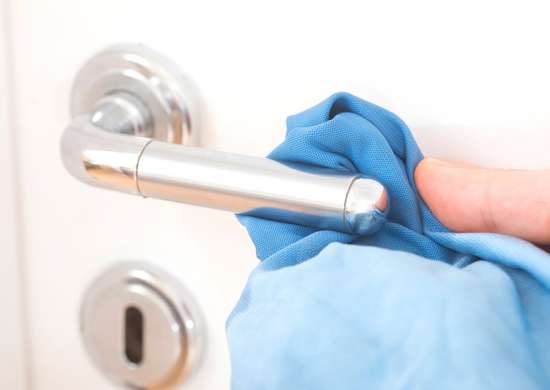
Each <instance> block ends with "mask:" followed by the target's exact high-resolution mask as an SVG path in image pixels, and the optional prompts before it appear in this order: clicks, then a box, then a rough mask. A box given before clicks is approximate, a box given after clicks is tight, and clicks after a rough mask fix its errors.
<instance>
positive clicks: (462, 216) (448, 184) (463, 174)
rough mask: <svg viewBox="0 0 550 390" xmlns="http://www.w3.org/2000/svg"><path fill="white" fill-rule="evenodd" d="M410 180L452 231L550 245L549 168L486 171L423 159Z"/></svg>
mask: <svg viewBox="0 0 550 390" xmlns="http://www.w3.org/2000/svg"><path fill="white" fill-rule="evenodd" d="M415 182H416V186H417V188H418V191H419V192H420V195H421V196H422V198H423V199H424V201H425V202H426V203H427V204H428V207H429V208H430V209H431V210H432V212H433V213H434V215H435V216H436V217H437V218H438V219H439V220H440V221H441V222H442V223H443V224H444V225H445V226H447V227H448V228H449V229H451V230H454V231H458V232H495V233H502V234H509V235H513V236H517V237H520V238H524V239H526V240H529V241H533V242H535V243H539V244H550V170H546V171H527V170H504V169H486V168H480V167H476V166H472V165H468V164H462V163H452V162H448V161H442V160H437V159H433V158H426V159H424V160H423V161H421V162H420V164H419V165H418V166H417V168H416V171H415Z"/></svg>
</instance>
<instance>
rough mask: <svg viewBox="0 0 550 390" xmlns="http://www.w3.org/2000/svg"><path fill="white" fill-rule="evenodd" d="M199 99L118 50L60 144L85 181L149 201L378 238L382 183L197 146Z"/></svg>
mask: <svg viewBox="0 0 550 390" xmlns="http://www.w3.org/2000/svg"><path fill="white" fill-rule="evenodd" d="M191 92H192V90H191V89H190V87H189V84H188V82H186V80H185V79H183V78H182V77H181V76H180V75H179V72H177V69H176V68H175V66H174V65H173V64H172V63H170V62H169V61H168V60H166V59H165V58H163V57H161V56H160V55H158V54H157V53H155V52H153V51H151V50H150V49H147V48H145V47H143V46H136V45H132V46H130V45H125V46H117V47H114V48H111V49H108V50H106V51H104V52H101V53H100V54H98V55H97V56H95V57H93V58H92V59H91V60H90V61H88V63H86V64H85V65H84V67H83V68H82V69H81V71H80V72H79V74H78V76H77V78H76V81H75V85H74V88H73V96H72V102H73V105H72V112H73V118H74V119H73V120H72V123H71V124H70V125H69V126H68V127H67V129H66V130H65V132H64V134H63V136H62V142H61V156H62V160H63V163H64V165H65V168H66V169H67V170H68V171H69V172H70V173H71V174H72V175H73V176H74V177H76V178H77V179H79V180H81V181H83V182H85V183H87V184H91V185H93V186H96V187H103V188H108V189H113V190H117V191H122V192H127V193H130V194H135V195H140V196H143V197H151V198H159V199H165V200H171V201H176V202H181V203H188V204H193V205H197V206H205V207H210V208H215V209H221V210H227V211H231V212H234V213H239V214H244V215H251V216H257V217H261V218H268V219H272V220H276V221H282V222H289V223H295V224H300V225H304V226H311V227H315V228H322V229H332V230H337V231H342V232H347V233H355V234H369V233H372V232H375V231H376V230H378V229H379V228H380V227H381V225H382V224H383V222H384V221H385V216H386V214H387V212H388V206H389V205H388V194H387V192H386V190H385V189H384V187H383V186H382V185H381V184H380V183H379V182H377V181H376V180H373V179H370V178H367V177H363V176H362V175H359V174H354V175H349V174H348V175H346V174H338V173H335V172H333V171H330V172H329V171H326V170H321V169H318V168H314V167H309V166H299V165H288V164H283V163H280V162H277V161H273V160H269V159H265V158H259V157H250V156H243V155H238V154H231V153H224V152H219V151H213V150H208V149H204V148H199V147H193V146H189V145H190V144H192V143H193V140H194V138H195V137H196V131H197V128H196V127H197V124H196V123H195V121H194V120H195V119H196V115H195V111H194V109H195V107H194V106H193V105H192V103H193V99H192V98H193V95H192V94H191Z"/></svg>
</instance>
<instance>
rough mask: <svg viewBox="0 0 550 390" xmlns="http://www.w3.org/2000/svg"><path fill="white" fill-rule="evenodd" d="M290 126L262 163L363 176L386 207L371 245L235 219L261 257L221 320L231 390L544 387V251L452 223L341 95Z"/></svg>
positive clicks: (404, 141)
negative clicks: (382, 193) (379, 186)
mask: <svg viewBox="0 0 550 390" xmlns="http://www.w3.org/2000/svg"><path fill="white" fill-rule="evenodd" d="M287 127H288V131H287V136H286V139H285V141H284V142H283V144H281V145H280V146H278V147H277V148H276V149H275V150H274V151H273V152H272V153H271V154H270V156H269V158H272V159H275V160H279V161H286V162H296V163H306V164H313V165H318V166H322V167H327V168H331V169H334V170H338V171H349V172H357V171H358V172H362V173H364V174H367V175H370V176H372V177H374V178H377V179H378V180H379V181H380V182H381V183H383V184H384V185H385V186H386V188H387V189H388V192H389V194H390V202H391V203H390V204H391V210H390V213H389V216H388V222H387V223H386V224H385V225H384V226H383V228H382V229H381V230H380V231H379V232H377V233H376V234H374V235H371V236H366V237H359V236H353V235H348V234H345V233H340V232H335V231H327V230H324V231H321V230H315V229H312V228H308V227H303V226H298V225H293V224H288V223H279V222H274V221H268V220H261V219H257V218H253V217H248V216H246V217H245V216H240V217H239V220H240V222H241V223H242V224H243V225H244V226H245V227H246V229H247V230H248V232H249V234H250V236H251V238H252V240H253V241H254V244H255V245H256V249H257V254H258V257H259V258H260V259H261V260H262V262H261V263H260V264H259V265H258V266H257V267H256V269H255V270H254V271H253V273H252V275H251V276H250V278H249V280H248V283H247V285H246V288H245V290H244V292H243V293H242V296H241V298H240V300H239V302H238V304H237V306H236V307H235V309H234V311H233V313H232V314H231V316H230V317H229V319H228V321H227V335H228V341H229V347H230V353H231V365H232V388H233V390H264V389H265V390H273V389H278V390H279V389H280V390H283V389H284V390H293V389H300V390H307V389H312V390H313V389H314V390H321V389H331V390H334V389H338V390H347V389H549V388H550V381H549V377H550V376H549V375H550V293H549V290H548V289H549V287H550V255H549V254H547V253H546V252H544V251H543V250H541V249H539V248H537V247H536V246H534V245H532V244H530V243H528V242H525V241H523V240H519V239H516V238H512V237H507V236H503V235H497V234H488V233H461V234H459V233H453V232H451V231H449V230H448V229H446V228H445V227H444V226H443V225H442V224H441V223H440V222H439V221H438V220H437V219H436V218H435V217H434V216H433V215H432V213H431V212H430V210H429V209H428V208H427V206H426V205H425V204H424V203H423V202H422V200H421V198H420V196H419V194H418V192H417V191H416V188H415V184H414V180H413V172H414V168H415V166H416V165H417V164H418V162H419V161H420V160H421V159H422V153H421V152H420V150H419V148H418V146H417V145H416V143H415V141H414V139H413V136H412V135H411V132H410V130H409V129H408V128H407V126H406V125H405V124H404V123H403V121H401V120H400V119H399V118H398V117H397V116H395V115H394V114H392V113H390V112H388V111H386V110H384V109H383V108H380V107H378V106H376V105H373V104H371V103H368V102H366V101H363V100H361V99H359V98H357V97H354V96H352V95H350V94H346V93H339V94H335V95H333V96H331V97H330V98H328V99H327V100H325V101H324V102H322V103H320V104H319V105H317V106H315V107H313V108H311V109H309V110H307V111H305V112H303V113H301V114H297V115H294V116H291V117H289V118H288V121H287Z"/></svg>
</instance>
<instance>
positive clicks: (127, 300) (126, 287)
mask: <svg viewBox="0 0 550 390" xmlns="http://www.w3.org/2000/svg"><path fill="white" fill-rule="evenodd" d="M80 325H81V334H82V338H83V341H84V345H85V347H86V350H87V351H88V353H89V355H90V357H91V359H92V361H93V362H94V364H95V365H96V366H97V367H98V368H99V370H100V371H101V372H102V373H103V374H105V376H106V377H108V378H109V379H110V380H112V381H113V382H115V383H117V384H120V385H124V386H128V387H131V388H147V389H150V388H151V389H160V388H171V387H173V386H174V385H176V384H178V383H181V382H182V381H183V380H185V379H187V378H189V377H190V375H191V374H192V373H193V372H195V371H196V370H197V368H198V365H199V363H200V360H201V356H202V352H203V348H204V334H203V333H202V331H203V329H204V327H203V320H202V316H201V313H200V311H199V309H198V307H197V305H196V303H195V301H194V299H193V298H192V296H191V294H190V293H189V292H188V291H187V290H186V289H185V287H184V286H183V285H181V283H179V282H178V281H177V280H176V279H174V278H173V277H172V276H171V275H169V274H167V273H166V272H164V271H162V270H160V269H158V268H156V267H152V266H151V265H150V264H147V263H139V262H127V263H121V264H119V265H116V266H115V267H113V268H110V269H109V270H107V271H105V272H104V273H103V274H102V275H100V276H99V278H97V279H96V280H95V281H94V282H93V283H92V285H91V286H90V287H89V288H88V290H87V291H86V293H85V295H84V299H83V301H82V308H81V315H80Z"/></svg>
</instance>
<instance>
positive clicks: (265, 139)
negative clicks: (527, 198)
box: [0, 0, 550, 390]
mask: <svg viewBox="0 0 550 390" xmlns="http://www.w3.org/2000/svg"><path fill="white" fill-rule="evenodd" d="M0 1H4V4H3V6H6V8H4V9H5V10H6V12H7V14H6V15H4V22H5V21H6V20H8V21H9V23H8V24H4V25H3V29H2V30H3V32H2V34H5V36H4V37H5V40H6V41H7V42H9V46H8V49H9V50H8V49H6V57H5V58H6V61H7V62H8V63H9V64H10V66H9V69H11V71H10V72H8V73H9V81H10V83H9V84H10V85H11V86H12V87H13V88H12V89H11V90H4V91H0V93H4V94H5V99H6V100H7V101H9V102H10V104H2V105H0V110H7V111H9V114H10V118H11V120H10V121H9V125H8V122H7V121H2V122H1V123H0V126H5V127H6V129H7V131H8V132H9V134H8V133H6V135H9V136H10V137H13V138H14V143H13V145H16V148H15V149H12V148H9V150H10V151H11V152H12V154H13V156H14V159H15V160H13V163H12V164H9V165H8V167H9V169H12V171H11V172H12V174H13V176H14V177H16V178H17V180H16V182H17V183H18V186H17V187H16V188H15V189H14V191H15V193H16V194H18V196H17V199H16V200H17V202H18V204H19V211H18V212H17V213H14V214H13V215H11V217H8V218H7V221H10V218H11V221H12V222H14V223H15V219H17V222H18V223H19V226H20V227H21V228H20V229H19V232H20V236H19V240H20V245H19V247H20V248H21V249H22V250H21V251H20V253H18V256H19V257H18V261H17V262H15V261H14V259H15V256H16V255H15V254H13V253H12V255H11V257H10V259H11V260H9V261H11V262H10V263H9V264H11V265H12V266H13V265H14V264H18V265H19V267H20V268H19V270H20V272H21V274H22V275H23V286H22V288H23V290H22V291H23V294H22V299H24V302H23V303H22V304H19V305H18V304H15V303H13V302H12V306H11V307H13V312H12V314H13V315H14V316H16V317H14V318H22V320H21V321H22V322H24V323H23V324H22V325H25V326H23V327H22V328H21V329H27V332H26V335H25V337H26V343H27V344H28V348H27V350H26V351H25V352H24V355H25V356H24V357H25V358H26V369H25V370H24V372H25V373H26V376H27V378H28V388H32V389H37V390H58V389H80V390H97V389H111V388H112V389H114V388H115V387H114V386H113V385H111V384H110V383H109V382H108V381H107V380H106V379H104V378H103V376H102V375H101V374H100V373H98V372H97V371H96V369H95V368H94V367H93V366H92V364H91V363H90V360H89V358H88V357H87V355H86V353H85V351H84V349H83V346H82V343H81V340H80V335H79V329H78V311H79V303H80V300H81V297H82V293H83V291H84V290H85V288H86V287H87V285H88V284H89V283H90V281H91V280H92V279H93V278H95V277H96V276H97V275H98V273H99V272H100V271H101V270H102V269H104V268H105V267H106V266H108V265H109V264H114V263H115V262H118V261H120V260H127V259H131V260H145V261H149V262H151V263H153V264H156V265H158V266H161V267H163V268H165V269H166V270H168V271H170V272H171V273H173V275H175V276H176V277H177V278H178V279H180V280H181V281H182V282H183V283H185V284H186V285H187V287H188V288H189V289H190V290H192V291H193V292H194V294H195V296H196V297H197V300H198V303H199V305H200V306H201V308H202V310H203V312H204V314H205V317H206V320H207V323H208V339H209V343H208V349H207V354H206V360H205V362H204V364H203V366H202V368H201V370H200V372H199V373H198V375H197V376H196V377H195V378H194V380H193V381H191V382H190V383H189V384H188V385H184V386H183V388H187V389H212V390H217V389H224V388H228V386H229V377H230V371H229V360H228V352H227V347H226V341H225V334H224V323H225V319H226V317H227V315H228V313H229V312H230V310H231V309H232V307H233V305H234V304H235V303H236V302H237V299H238V297H239V294H240V291H241V289H242V287H243V286H244V284H245V282H246V279H247V276H248V273H249V272H250V270H251V269H252V268H253V267H254V266H255V264H256V262H257V260H256V259H255V253H254V248H253V246H252V244H251V243H250V241H249V239H248V237H247V235H246V233H245V231H244V229H243V228H242V227H241V226H240V225H239V224H238V223H237V221H236V219H235V218H234V217H233V216H232V215H230V214H226V213H223V212H219V211H212V210H206V209H200V208H195V207H191V206H185V205H180V204H173V203H168V202H162V201H157V200H142V199H140V198H137V197H131V196H128V195H124V194H120V193H114V192H109V191H103V190H99V189H95V188H91V187H87V186H85V185H83V184H81V183H79V182H77V181H76V180H74V179H73V178H72V177H70V176H69V174H68V173H67V172H66V171H65V170H64V168H63V167H62V165H61V161H60V158H59V139H60V136H61V133H62V131H63V129H64V127H65V126H66V125H67V124H68V123H69V114H68V104H69V92H70V87H71V83H72V80H73V77H74V75H75V73H76V72H77V70H78V69H79V67H80V65H81V64H82V63H83V62H84V61H85V60H87V59H88V58H89V57H90V56H91V55H92V54H94V53H95V52H97V51H98V50H100V49H103V48H104V47H107V46H109V45H112V44H116V43H121V42H141V43H145V44H147V45H148V46H150V47H152V48H154V49H156V50H157V51H160V52H162V53H164V55H165V56H167V57H170V58H171V59H172V60H174V61H175V62H177V63H178V64H179V66H180V67H181V69H182V71H184V72H185V73H186V74H187V75H189V76H190V77H191V78H192V79H193V80H194V82H195V83H196V84H197V86H198V88H199V89H200V91H201V94H202V97H203V100H204V102H205V105H206V107H205V108H206V123H205V126H204V132H203V134H202V135H201V136H202V145H203V146H205V147H208V148H214V149H221V150H225V151H231V152H237V153H244V154H250V155H258V156H262V155H265V154H266V153H267V152H268V151H269V150H270V149H271V148H273V147H274V146H275V145H276V144H278V143H279V142H280V141H281V140H282V139H283V137H284V123H285V117H286V116H287V115H289V114H293V113H296V112H298V111H301V110H303V109H306V108H308V107H310V106H311V105H313V104H316V103H317V102H319V101H320V100H322V99H324V98H325V97H327V96H328V95H330V94H331V93H333V92H336V91H340V90H346V91H349V92H352V93H354V94H356V95H359V96H360V97H363V98H366V99H368V100H370V101H373V102H375V103H378V104H380V105H383V106H385V107H387V108H389V109H390V110H392V111H394V112H396V113H397V114H398V115H400V116H401V117H402V118H403V119H404V120H405V121H406V122H407V123H408V124H409V126H410V127H411V128H412V130H413V132H414V133H415V135H416V137H417V139H418V141H419V143H420V145H421V147H422V148H423V150H424V152H425V153H426V154H432V155H437V156H440V157H448V158H454V159H463V160H469V161H472V162H475V163H480V164H486V165H491V166H507V167H528V168H535V167H550V153H548V147H549V145H550V131H548V129H550V73H549V69H550V51H549V50H548V37H549V36H550V24H549V23H548V20H547V16H548V11H547V10H546V9H545V8H546V4H545V2H531V1H519V0H517V1H509V2H505V1H485V2H480V1H469V0H468V1H461V2H451V1H438V0H423V1H414V2H413V1H405V0H404V1H371V0H368V1H361V2H354V1H345V0H340V1H331V2H321V1H315V2H306V1H303V2H300V1H270V2H261V1H244V0H233V1H214V0H196V1H185V2H184V1H168V0H156V1H145V0H143V1H139V0H125V1H123V0H93V1H92V0H51V1H40V0H0ZM1 69H2V68H0V70H1ZM4 122H5V123H4ZM4 130H5V129H2V131H4ZM4 138H5V137H2V138H1V139H2V142H4ZM6 139H7V137H6ZM6 142H7V141H6ZM10 145H11V144H10ZM4 149H8V148H5V147H4V145H2V148H1V151H4ZM1 210H3V209H0V212H1ZM0 218H2V219H3V218H4V217H3V216H2V217H0ZM4 221H6V220H5V219H4ZM4 221H2V222H0V223H6V229H8V225H7V223H8V222H4ZM9 226H12V225H9ZM14 253H15V252H14ZM5 258H6V259H7V258H8V257H5ZM2 261H4V260H2ZM5 261H6V262H7V261H8V260H5ZM2 267H4V264H2ZM12 268H13V267H12ZM5 269H7V268H5ZM9 272H11V273H10V274H8V275H14V274H16V273H17V271H16V270H12V271H9ZM14 288H15V287H14ZM0 292H2V293H4V290H0ZM17 308H23V311H24V313H23V314H22V315H20V314H18V313H16V311H17ZM12 328H13V327H12ZM2 336H3V335H2ZM23 344H24V343H21V344H20V345H19V346H12V347H11V348H12V350H16V349H17V350H19V351H22V349H21V348H23V346H22V345H23ZM8 351H9V349H8ZM14 364H15V363H14ZM4 367H6V366H4ZM14 367H15V366H14ZM4 370H5V368H4ZM0 372H2V368H1V367H0ZM0 376H2V377H3V378H7V377H8V376H4V375H0ZM12 380H15V379H13V376H12ZM1 382H2V380H1V379H0V383H1ZM2 388H14V387H13V385H11V386H9V385H4V384H3V385H2ZM18 388H21V389H23V388H25V385H23V382H22V381H19V382H18Z"/></svg>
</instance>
